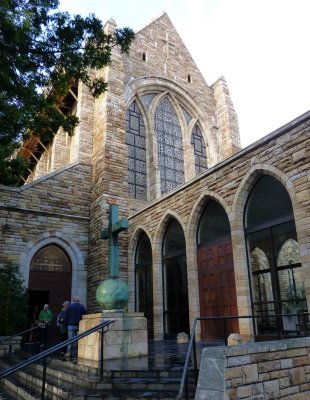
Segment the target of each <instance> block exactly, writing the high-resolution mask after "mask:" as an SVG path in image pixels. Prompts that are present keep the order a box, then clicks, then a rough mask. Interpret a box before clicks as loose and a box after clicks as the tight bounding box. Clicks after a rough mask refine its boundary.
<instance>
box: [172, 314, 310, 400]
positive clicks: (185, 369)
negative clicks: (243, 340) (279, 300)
mask: <svg viewBox="0 0 310 400" xmlns="http://www.w3.org/2000/svg"><path fill="white" fill-rule="evenodd" d="M306 315H307V316H309V315H310V313H292V314H273V315H266V316H265V317H267V318H270V317H273V318H278V317H292V316H299V317H300V316H306ZM243 318H247V319H251V320H252V323H253V324H254V320H255V318H262V315H239V316H223V317H198V318H195V320H194V323H193V327H192V330H191V334H190V339H189V343H188V348H187V354H186V358H185V363H184V367H183V372H182V378H181V382H180V389H179V392H178V394H177V396H176V398H175V400H181V399H182V398H183V394H184V388H185V399H188V393H187V386H185V383H186V382H187V374H188V364H189V360H190V355H191V352H192V349H194V374H195V383H196V385H197V382H198V369H197V354H196V340H195V334H196V326H197V322H198V321H211V320H222V321H223V322H224V335H225V338H224V339H225V345H227V325H226V321H227V320H232V319H243ZM280 334H281V332H278V338H279V339H280V338H281V335H280Z"/></svg>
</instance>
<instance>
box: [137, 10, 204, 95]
mask: <svg viewBox="0 0 310 400" xmlns="http://www.w3.org/2000/svg"><path fill="white" fill-rule="evenodd" d="M130 58H131V59H132V61H135V62H137V61H138V60H140V63H139V64H140V65H139V67H140V68H139V70H138V71H136V74H135V75H136V76H132V77H133V78H137V77H141V76H158V77H162V78H166V79H171V80H173V81H174V82H176V83H178V84H179V85H181V86H184V85H187V86H189V87H190V85H191V83H192V82H195V84H196V85H203V86H205V87H206V86H207V84H206V81H205V79H204V77H203V76H202V74H201V73H200V71H199V70H198V68H197V65H196V64H195V62H194V60H193V58H192V56H191V54H190V53H189V51H188V49H187V48H186V46H185V45H184V43H183V41H182V39H181V37H180V35H179V34H178V32H177V31H176V29H175V27H174V26H173V24H172V22H171V20H170V18H169V17H168V15H167V14H166V13H165V12H163V13H162V14H160V16H159V17H157V18H155V19H154V20H152V21H151V22H150V23H149V24H148V25H146V26H145V27H143V28H142V29H140V30H139V31H138V32H136V38H135V40H134V43H133V44H132V46H131V49H130ZM130 69H131V72H134V69H133V68H130Z"/></svg>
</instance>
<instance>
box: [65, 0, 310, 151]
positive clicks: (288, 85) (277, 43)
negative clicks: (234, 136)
mask: <svg viewBox="0 0 310 400" xmlns="http://www.w3.org/2000/svg"><path fill="white" fill-rule="evenodd" d="M60 9H62V10H66V11H69V12H70V13H72V14H81V15H83V16H87V15H89V14H90V13H94V14H96V16H97V17H98V18H100V19H102V20H103V21H104V22H105V21H106V20H108V19H110V18H113V19H114V20H115V22H116V24H117V26H118V27H119V28H123V27H126V26H128V27H130V28H132V29H133V30H134V31H138V30H139V29H141V28H143V27H144V26H145V25H147V24H148V23H149V22H150V21H151V20H153V19H154V18H156V17H158V16H159V15H160V14H161V13H162V12H163V11H165V12H166V13H167V14H168V16H169V17H170V19H171V21H172V23H173V25H174V26H175V28H176V30H177V31H178V33H179V35H180V36H181V38H182V40H183V42H184V44H185V46H186V47H187V48H188V50H189V52H190V53H191V55H192V57H193V59H194V61H195V62H196V64H197V66H198V68H199V70H200V71H201V73H202V74H203V76H204V78H205V80H206V82H207V84H208V85H212V84H213V83H214V82H215V81H216V80H217V79H218V78H219V77H220V76H224V77H225V79H226V82H227V85H228V88H229V91H230V96H231V99H232V101H233V104H234V108H235V110H236V112H237V115H238V121H239V130H240V137H241V146H242V147H246V146H248V145H250V144H251V143H253V142H255V141H256V140H258V139H260V138H262V137H263V136H265V135H267V134H269V133H271V132H272V131H274V130H275V129H278V128H280V127H281V126H283V125H285V124H286V123H288V122H290V121H292V120H294V119H295V118H296V117H298V116H299V115H301V114H303V113H305V112H306V111H308V110H310V99H309V97H310V51H309V50H310V44H309V42H310V22H309V16H310V1H309V0H108V1H107V0H88V1H86V0H60Z"/></svg>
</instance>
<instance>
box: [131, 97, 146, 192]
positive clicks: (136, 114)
mask: <svg viewBox="0 0 310 400" xmlns="http://www.w3.org/2000/svg"><path fill="white" fill-rule="evenodd" d="M126 144H127V146H128V192H129V195H130V196H131V197H134V198H136V199H141V200H146V198H147V197H146V196H147V191H146V187H147V185H146V141H145V126H144V122H143V117H142V114H141V112H140V110H139V107H138V105H137V103H136V102H135V101H134V102H133V103H132V104H131V106H130V107H129V109H128V111H127V114H126Z"/></svg>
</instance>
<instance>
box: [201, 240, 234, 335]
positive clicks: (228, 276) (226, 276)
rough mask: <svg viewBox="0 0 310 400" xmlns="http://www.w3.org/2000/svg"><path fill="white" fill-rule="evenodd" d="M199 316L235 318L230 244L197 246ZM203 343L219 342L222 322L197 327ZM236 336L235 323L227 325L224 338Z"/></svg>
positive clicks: (231, 322) (211, 322)
mask: <svg viewBox="0 0 310 400" xmlns="http://www.w3.org/2000/svg"><path fill="white" fill-rule="evenodd" d="M198 276H199V295H200V315H201V316H202V317H220V316H228V315H238V309H237V296H236V285H235V274H234V264H233V257H232V247H231V241H230V240H229V241H225V242H221V243H216V244H213V245H212V246H201V247H200V248H199V249H198ZM201 327H202V338H203V339H223V338H224V325H223V321H207V322H203V323H202V324H201ZM232 332H239V323H238V320H232V321H230V322H228V323H227V334H229V333H232Z"/></svg>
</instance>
